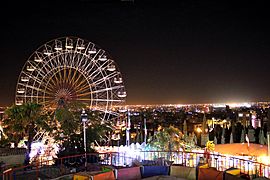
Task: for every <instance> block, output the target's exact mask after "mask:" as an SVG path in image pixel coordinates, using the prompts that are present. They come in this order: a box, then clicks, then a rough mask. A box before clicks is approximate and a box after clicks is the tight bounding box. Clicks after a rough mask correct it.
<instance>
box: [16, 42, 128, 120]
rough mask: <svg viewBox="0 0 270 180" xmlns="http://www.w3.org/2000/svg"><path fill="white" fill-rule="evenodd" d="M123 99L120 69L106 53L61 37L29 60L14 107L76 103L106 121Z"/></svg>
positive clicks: (21, 76) (46, 44) (18, 88)
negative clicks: (98, 112)
mask: <svg viewBox="0 0 270 180" xmlns="http://www.w3.org/2000/svg"><path fill="white" fill-rule="evenodd" d="M126 96H127V93H126V91H125V87H124V83H123V78H122V75H121V73H120V71H119V68H118V67H117V65H116V63H115V61H114V60H113V59H112V58H111V57H110V55H109V54H108V53H107V52H106V51H105V50H103V49H101V48H100V47H98V46H97V45H96V44H94V43H92V42H89V41H87V40H84V39H81V38H78V37H62V38H58V39H54V40H51V41H49V42H47V43H45V44H43V45H42V46H40V47H39V48H38V49H37V50H36V51H35V52H33V53H32V55H31V56H30V57H29V58H28V60H27V61H26V63H25V65H24V66H23V68H22V71H21V73H20V76H19V78H18V82H17V87H16V96H15V103H16V105H21V104H23V103H25V102H36V103H39V104H42V105H43V106H44V107H45V108H57V107H59V106H61V105H62V104H65V103H68V102H71V101H79V102H82V103H85V104H87V106H88V108H90V109H91V110H98V111H101V112H104V113H103V114H104V117H103V119H107V118H108V117H109V115H110V114H112V113H113V111H112V109H113V107H114V106H117V105H121V104H122V103H123V102H125V98H126Z"/></svg>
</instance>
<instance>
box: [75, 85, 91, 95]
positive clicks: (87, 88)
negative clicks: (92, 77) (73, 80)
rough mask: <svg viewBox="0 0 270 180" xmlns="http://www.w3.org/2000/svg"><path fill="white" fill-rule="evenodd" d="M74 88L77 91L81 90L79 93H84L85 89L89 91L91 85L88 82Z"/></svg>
mask: <svg viewBox="0 0 270 180" xmlns="http://www.w3.org/2000/svg"><path fill="white" fill-rule="evenodd" d="M74 89H76V92H79V93H83V92H85V91H89V89H90V87H89V85H88V84H85V85H84V86H82V87H81V86H78V87H76V88H74Z"/></svg>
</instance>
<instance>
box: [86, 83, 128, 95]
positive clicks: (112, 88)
mask: <svg viewBox="0 0 270 180" xmlns="http://www.w3.org/2000/svg"><path fill="white" fill-rule="evenodd" d="M120 88H123V85H119V86H113V87H109V88H104V89H100V90H96V91H92V92H91V94H95V93H101V92H105V91H111V90H114V89H120Z"/></svg>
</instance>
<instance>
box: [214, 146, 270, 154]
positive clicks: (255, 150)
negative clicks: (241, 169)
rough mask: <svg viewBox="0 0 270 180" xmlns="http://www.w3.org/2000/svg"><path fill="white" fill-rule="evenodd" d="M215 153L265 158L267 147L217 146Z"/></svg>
mask: <svg viewBox="0 0 270 180" xmlns="http://www.w3.org/2000/svg"><path fill="white" fill-rule="evenodd" d="M214 151H215V152H219V153H220V154H228V155H235V156H244V155H246V156H267V146H266V145H261V144H253V143H250V144H249V146H248V144H247V143H233V144H217V145H215V150H214Z"/></svg>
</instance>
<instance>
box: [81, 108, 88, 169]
mask: <svg viewBox="0 0 270 180" xmlns="http://www.w3.org/2000/svg"><path fill="white" fill-rule="evenodd" d="M81 121H82V122H83V144H84V157H85V163H84V167H85V170H86V167H87V157H86V130H85V129H86V127H85V123H86V122H87V121H88V116H87V113H86V112H85V110H84V109H83V110H82V114H81Z"/></svg>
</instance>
